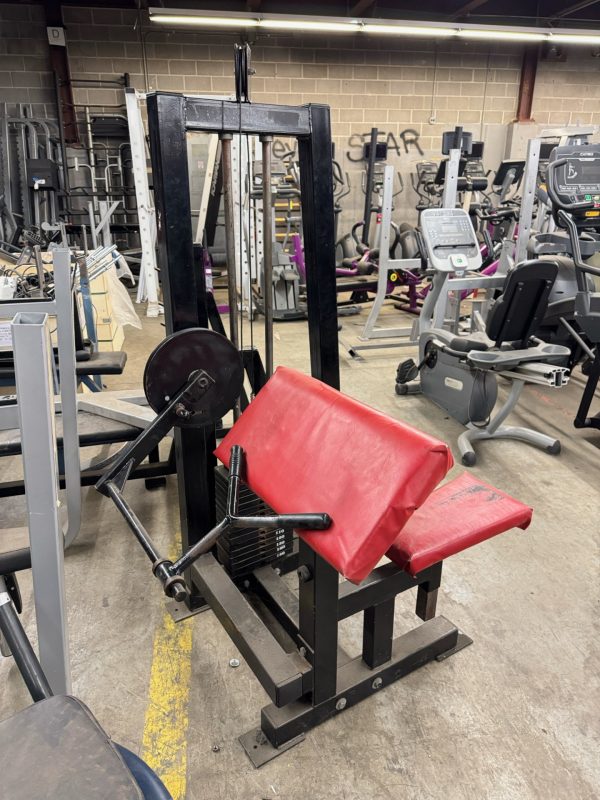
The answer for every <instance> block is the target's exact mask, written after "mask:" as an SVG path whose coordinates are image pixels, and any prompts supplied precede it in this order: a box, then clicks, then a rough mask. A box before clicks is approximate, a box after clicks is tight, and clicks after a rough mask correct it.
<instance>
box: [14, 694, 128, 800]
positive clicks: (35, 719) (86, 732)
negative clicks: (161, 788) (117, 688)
mask: <svg viewBox="0 0 600 800" xmlns="http://www.w3.org/2000/svg"><path fill="white" fill-rule="evenodd" d="M0 786H1V790H2V797H5V798H11V800H50V798H52V800H58V798H60V800H83V798H85V800H143V795H142V792H141V790H140V788H139V786H138V784H137V783H136V782H135V780H134V778H133V776H132V774H131V773H130V771H129V770H128V769H127V767H126V766H125V764H124V762H123V760H122V758H121V756H120V755H119V753H118V752H117V750H116V748H115V747H114V745H113V744H112V742H111V741H110V739H109V738H108V736H107V734H106V733H105V732H104V730H103V729H102V728H101V727H100V725H99V724H98V722H97V721H96V719H95V717H94V716H93V715H92V713H91V712H90V711H89V709H88V708H87V707H86V706H85V705H84V704H83V703H82V702H81V701H80V700H77V699H76V698H74V697H68V696H64V695H57V696H56V697H51V698H49V699H48V700H42V701H41V702H39V703H34V705H32V706H29V707H28V708H26V709H25V710H24V711H20V712H19V713H18V714H16V715H15V716H14V717H11V718H10V719H7V720H5V721H4V722H0Z"/></svg>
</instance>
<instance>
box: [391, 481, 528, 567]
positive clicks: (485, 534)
mask: <svg viewBox="0 0 600 800" xmlns="http://www.w3.org/2000/svg"><path fill="white" fill-rule="evenodd" d="M532 514H533V510H532V509H531V508H530V507H529V506H526V505H523V503H520V502H519V501H518V500H515V499H514V498H513V497H510V496H509V495H507V494H504V492H501V491H500V490H499V489H494V488H493V487H492V486H488V485H487V483H482V481H479V480H477V478H474V477H473V476H472V475H470V474H469V473H466V472H465V473H463V474H462V475H460V476H459V477H458V478H455V479H454V480H452V481H449V482H448V483H446V484H444V486H440V488H439V489H436V490H435V492H433V494H432V495H431V496H430V497H428V498H427V500H425V502H424V503H423V505H422V506H421V507H420V508H419V509H417V511H415V513H414V514H413V515H412V517H411V518H410V520H409V521H408V522H407V523H406V525H405V526H404V528H403V529H402V531H401V532H400V534H399V535H398V538H397V539H396V541H395V542H394V544H393V545H392V546H391V547H390V549H389V550H388V553H387V555H388V558H390V559H391V560H392V561H394V562H395V563H396V564H398V565H399V566H400V567H402V569H404V570H406V572H409V573H410V574H411V575H413V576H414V575H417V573H419V572H422V570H424V569H426V568H427V567H430V566H431V565H432V564H437V562H438V561H443V559H445V558H448V556H453V555H454V554H455V553H460V552H461V550H466V549H467V547H472V546H473V545H474V544H478V543H479V542H483V541H485V540H486V539H490V538H491V537H492V536H496V535H497V534H498V533H503V532H504V531H508V530H510V528H522V529H523V530H524V529H525V528H527V527H528V525H529V523H530V522H531V516H532Z"/></svg>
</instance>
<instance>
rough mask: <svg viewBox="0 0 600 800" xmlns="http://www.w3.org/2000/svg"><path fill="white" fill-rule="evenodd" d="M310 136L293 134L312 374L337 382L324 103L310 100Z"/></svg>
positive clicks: (328, 151) (328, 148)
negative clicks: (298, 161) (312, 103)
mask: <svg viewBox="0 0 600 800" xmlns="http://www.w3.org/2000/svg"><path fill="white" fill-rule="evenodd" d="M310 119H311V136H310V137H309V138H299V140H298V153H299V160H300V175H301V185H300V190H301V201H302V230H303V234H304V259H305V262H306V294H307V306H308V335H309V343H310V363H311V373H312V375H313V377H315V378H319V380H322V381H323V382H324V383H328V384H329V385H330V386H333V387H334V388H335V389H339V388H340V363H339V350H338V335H337V294H336V286H335V241H334V234H333V232H334V211H333V167H332V163H331V125H330V120H329V107H328V106H321V105H311V106H310Z"/></svg>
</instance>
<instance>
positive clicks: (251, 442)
mask: <svg viewBox="0 0 600 800" xmlns="http://www.w3.org/2000/svg"><path fill="white" fill-rule="evenodd" d="M235 444H237V445H240V446H241V447H242V448H243V449H244V451H245V454H246V475H245V480H246V483H247V484H248V486H249V487H250V488H251V489H252V490H253V491H254V492H255V493H256V494H257V495H259V496H260V497H262V498H263V499H264V500H265V502H266V503H268V504H269V505H270V506H271V507H272V508H273V509H274V510H275V511H276V512H277V513H279V514H290V513H308V512H315V513H322V512H325V513H327V514H329V515H330V516H331V517H332V519H333V524H332V526H331V527H330V528H329V529H328V530H326V531H301V532H299V534H298V535H299V536H300V537H301V538H302V539H303V540H304V541H306V542H307V543H308V544H309V545H310V546H311V547H312V548H313V549H314V550H315V551H316V552H317V553H318V554H319V555H321V556H322V557H323V558H324V559H325V560H326V561H328V562H329V563H330V564H331V565H332V566H333V567H335V569H337V570H338V572H340V573H341V574H342V575H344V576H345V577H346V578H348V579H349V580H351V581H353V582H355V583H359V582H360V581H362V580H363V579H364V578H366V576H367V575H368V574H369V573H370V572H371V570H372V569H373V568H374V567H375V566H376V565H377V562H378V561H379V560H380V559H381V558H382V556H383V555H384V554H385V553H386V551H387V550H388V548H389V547H390V545H391V544H392V542H393V541H394V539H395V538H396V536H397V535H398V533H399V532H400V530H401V529H402V527H403V526H404V524H405V523H406V521H407V520H408V518H409V517H410V516H411V514H412V513H413V512H414V510H415V509H416V508H418V507H419V506H420V505H421V504H422V503H423V501H424V500H425V499H426V498H427V497H428V495H429V494H430V493H431V492H432V491H433V489H434V488H435V487H436V486H437V484H438V483H439V482H440V480H441V479H442V478H443V477H444V476H445V475H446V473H447V472H448V470H449V469H450V468H451V467H452V465H453V459H452V454H451V452H450V448H449V447H448V445H446V444H445V443H444V442H441V441H439V440H437V439H434V438H433V437H431V436H427V435H426V434H424V433H421V431H418V430H416V429H415V428H411V427H410V426H408V425H405V424H403V423H402V422H398V421H397V420H395V419H392V418H391V417H389V416H387V415H386V414H382V413H380V412H379V411H375V410H374V409H372V408H370V407H369V406H366V405H364V404H362V403H359V402H358V401H357V400H353V399H352V398H350V397H348V396H346V395H344V394H342V393H341V392H338V391H337V390H335V389H332V388H331V387H330V386H327V385H326V384H324V383H321V381H318V380H316V379H315V378H310V377H308V376H306V375H304V374H302V373H300V372H297V371H296V370H293V369H289V368H287V367H279V368H278V369H277V370H276V372H275V374H274V375H273V377H272V378H271V379H270V380H269V381H268V383H267V384H266V385H265V386H264V388H263V389H261V391H260V393H259V394H258V396H257V397H256V399H255V400H253V401H252V403H251V404H250V405H249V406H248V408H247V409H246V411H244V413H243V414H242V415H241V417H240V418H239V420H238V421H237V422H236V423H235V425H234V426H233V428H232V429H231V431H230V432H229V433H228V434H227V436H226V437H225V438H224V439H223V441H222V442H221V444H220V445H219V447H218V448H217V450H216V451H215V452H216V455H217V457H218V458H219V459H220V460H221V461H222V462H223V463H224V464H225V465H226V466H227V465H228V464H229V452H230V449H231V447H232V446H233V445H235Z"/></svg>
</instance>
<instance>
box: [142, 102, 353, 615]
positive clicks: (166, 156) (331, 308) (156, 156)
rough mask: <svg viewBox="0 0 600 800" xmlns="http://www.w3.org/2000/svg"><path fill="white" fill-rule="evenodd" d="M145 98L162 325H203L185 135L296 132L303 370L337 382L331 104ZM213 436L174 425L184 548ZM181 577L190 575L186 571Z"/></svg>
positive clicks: (199, 529)
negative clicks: (306, 364)
mask: <svg viewBox="0 0 600 800" xmlns="http://www.w3.org/2000/svg"><path fill="white" fill-rule="evenodd" d="M147 106H148V126H149V132H150V150H151V156H152V172H153V183H154V196H155V204H156V214H157V227H158V250H159V263H160V266H161V282H162V288H163V295H164V306H165V323H166V328H167V333H174V332H176V331H180V330H183V329H185V328H198V327H200V328H205V327H208V324H209V309H208V305H207V292H206V283H205V276H204V272H203V270H201V269H195V268H194V243H193V231H192V215H191V206H190V193H189V172H188V157H187V146H186V134H187V133H188V132H191V131H205V132H206V131H209V132H211V131H212V132H214V133H217V134H223V133H240V134H253V135H260V134H273V135H276V136H290V137H296V138H297V140H298V155H299V162H300V174H301V177H302V184H301V203H302V219H303V234H304V252H305V261H306V273H307V287H306V293H307V307H308V326H309V342H310V357H311V371H312V374H313V376H314V377H316V378H319V379H320V380H322V381H324V382H325V383H328V384H329V385H330V386H333V387H335V388H339V353H338V336H337V308H336V291H335V242H334V214H333V175H332V165H331V127H330V120H329V108H328V107H327V106H322V105H307V106H298V107H296V106H276V105H266V104H261V103H256V104H250V103H237V102H230V101H221V100H212V99H206V98H197V97H185V96H183V95H179V94H172V93H164V92H156V93H154V94H150V95H148V98H147ZM215 443H216V438H215V432H214V430H212V429H209V428H207V427H204V428H189V429H176V431H175V452H176V461H177V476H178V483H179V506H180V520H181V535H182V544H183V548H184V549H187V548H188V547H189V546H191V545H193V544H195V543H196V542H197V541H198V540H199V539H200V538H201V537H202V536H203V535H204V534H205V533H206V532H207V531H209V530H210V529H211V528H212V527H213V526H214V524H215V506H214V466H215V463H216V462H215V458H214V456H213V451H214V449H215ZM186 578H187V580H188V583H190V582H192V583H193V581H192V576H191V575H189V574H188V575H187V576H186ZM192 602H193V597H192Z"/></svg>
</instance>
